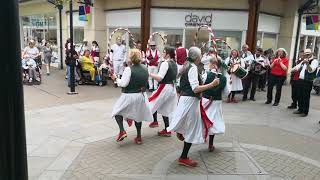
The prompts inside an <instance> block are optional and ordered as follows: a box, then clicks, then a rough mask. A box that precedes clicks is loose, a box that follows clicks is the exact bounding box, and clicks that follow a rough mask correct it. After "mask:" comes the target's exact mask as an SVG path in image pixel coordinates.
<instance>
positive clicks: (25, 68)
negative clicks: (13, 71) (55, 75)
mask: <svg viewBox="0 0 320 180" xmlns="http://www.w3.org/2000/svg"><path fill="white" fill-rule="evenodd" d="M22 61H25V63H22V82H23V84H26V85H40V84H41V80H42V78H41V67H40V65H39V63H37V62H36V61H35V67H33V66H34V64H33V63H32V62H33V61H34V60H33V59H25V60H22ZM30 74H31V76H32V77H30Z"/></svg>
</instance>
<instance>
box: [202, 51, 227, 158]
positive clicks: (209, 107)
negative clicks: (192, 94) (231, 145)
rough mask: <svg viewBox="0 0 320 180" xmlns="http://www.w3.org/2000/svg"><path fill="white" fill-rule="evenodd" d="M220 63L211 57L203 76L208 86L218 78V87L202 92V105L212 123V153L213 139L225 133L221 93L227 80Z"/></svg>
mask: <svg viewBox="0 0 320 180" xmlns="http://www.w3.org/2000/svg"><path fill="white" fill-rule="evenodd" d="M220 68H221V62H219V61H218V60H217V58H216V57H215V56H213V57H212V58H211V59H210V60H209V69H210V71H209V72H207V73H205V74H204V75H203V82H205V83H204V84H208V83H210V82H212V81H214V79H216V78H219V80H220V83H219V85H218V86H216V87H214V88H211V89H208V90H206V91H204V92H203V95H202V105H203V107H204V110H205V111H206V114H207V117H208V118H209V119H210V121H211V122H212V123H213V126H212V127H211V128H210V129H209V151H210V152H212V151H214V146H213V139H214V136H215V135H216V134H223V133H224V132H225V124H224V120H223V116H222V92H223V91H224V88H225V87H226V82H227V78H226V77H225V76H224V75H223V74H222V73H221V71H220Z"/></svg>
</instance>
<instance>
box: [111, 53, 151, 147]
mask: <svg viewBox="0 0 320 180" xmlns="http://www.w3.org/2000/svg"><path fill="white" fill-rule="evenodd" d="M129 57H130V61H131V64H132V65H131V66H129V67H126V68H125V70H124V72H123V75H122V78H121V79H117V76H116V75H113V77H112V79H113V80H114V81H116V82H117V84H118V86H120V87H122V94H121V96H120V98H119V99H118V101H117V102H116V104H115V106H114V107H113V111H112V117H114V118H115V119H116V121H117V123H118V126H119V129H120V133H119V135H118V137H117V141H118V142H119V141H122V140H123V139H124V138H126V137H127V133H126V131H125V130H124V127H123V119H125V120H128V124H129V126H130V124H131V123H130V122H132V120H134V121H135V126H136V129H137V137H136V138H135V139H134V141H135V143H136V144H142V139H141V126H142V121H152V113H151V111H150V109H149V107H148V104H147V103H148V99H147V94H146V92H145V91H146V88H147V85H148V77H149V76H148V70H147V68H146V67H145V66H143V65H141V64H140V61H141V59H140V51H139V50H137V49H133V50H131V51H130V56H129Z"/></svg>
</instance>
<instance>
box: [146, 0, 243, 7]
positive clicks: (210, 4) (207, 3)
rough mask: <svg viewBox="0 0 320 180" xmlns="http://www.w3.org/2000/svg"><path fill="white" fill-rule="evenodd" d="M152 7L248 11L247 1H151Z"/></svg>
mask: <svg viewBox="0 0 320 180" xmlns="http://www.w3.org/2000/svg"><path fill="white" fill-rule="evenodd" d="M152 6H165V7H193V8H216V9H248V7H249V6H248V0H236V1H235V0H197V1H195V0H153V1H152Z"/></svg>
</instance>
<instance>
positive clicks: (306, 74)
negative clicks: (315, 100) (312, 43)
mask: <svg viewBox="0 0 320 180" xmlns="http://www.w3.org/2000/svg"><path fill="white" fill-rule="evenodd" d="M318 65H319V62H318V60H317V59H315V58H314V57H313V53H312V52H311V49H305V50H304V58H303V60H302V62H300V63H299V64H298V65H297V66H295V67H294V68H293V69H294V71H299V72H300V73H299V81H300V82H299V84H300V85H299V87H298V92H297V94H298V97H299V98H298V106H299V108H298V110H297V111H296V112H294V113H295V114H301V117H306V116H308V113H309V105H310V93H311V90H312V85H313V80H314V79H315V78H316V76H317V68H318Z"/></svg>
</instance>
